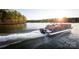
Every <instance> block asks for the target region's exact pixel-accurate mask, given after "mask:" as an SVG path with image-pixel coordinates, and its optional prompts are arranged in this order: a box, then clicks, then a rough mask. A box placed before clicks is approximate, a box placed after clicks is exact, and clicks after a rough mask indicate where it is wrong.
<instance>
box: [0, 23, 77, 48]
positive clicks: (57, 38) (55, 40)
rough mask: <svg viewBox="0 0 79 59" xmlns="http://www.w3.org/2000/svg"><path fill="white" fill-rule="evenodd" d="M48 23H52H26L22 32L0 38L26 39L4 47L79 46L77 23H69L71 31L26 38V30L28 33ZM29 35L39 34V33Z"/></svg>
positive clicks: (4, 39)
mask: <svg viewBox="0 0 79 59" xmlns="http://www.w3.org/2000/svg"><path fill="white" fill-rule="evenodd" d="M48 24H52V23H27V24H26V25H27V26H26V30H25V31H24V32H23V33H22V32H21V33H19V34H17V33H15V34H11V35H8V36H0V40H1V41H7V40H8V39H11V40H15V41H16V39H17V38H19V39H18V40H23V38H24V39H26V40H24V41H23V42H21V43H19V44H13V45H11V46H8V47H6V48H79V23H72V24H71V25H72V30H71V33H66V34H63V33H62V34H58V35H54V36H50V37H42V38H36V39H33V40H31V39H29V40H27V37H28V36H27V35H26V34H27V32H29V33H30V32H31V31H32V30H36V29H40V28H44V27H45V26H46V25H48ZM28 30H29V31H28ZM34 33H37V32H34ZM30 36H40V34H39V35H30ZM11 40H10V41H11ZM8 45H9V43H8Z"/></svg>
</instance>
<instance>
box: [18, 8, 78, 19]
mask: <svg viewBox="0 0 79 59" xmlns="http://www.w3.org/2000/svg"><path fill="white" fill-rule="evenodd" d="M17 11H19V12H20V13H22V14H23V15H25V16H26V18H27V19H28V20H40V19H47V18H61V17H79V9H17Z"/></svg>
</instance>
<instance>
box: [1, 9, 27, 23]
mask: <svg viewBox="0 0 79 59" xmlns="http://www.w3.org/2000/svg"><path fill="white" fill-rule="evenodd" d="M26 20H27V19H26V17H25V16H24V15H22V14H21V13H20V12H18V11H16V10H14V9H0V24H5V23H7V24H10V23H11V24H12V23H24V22H26Z"/></svg>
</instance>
